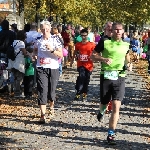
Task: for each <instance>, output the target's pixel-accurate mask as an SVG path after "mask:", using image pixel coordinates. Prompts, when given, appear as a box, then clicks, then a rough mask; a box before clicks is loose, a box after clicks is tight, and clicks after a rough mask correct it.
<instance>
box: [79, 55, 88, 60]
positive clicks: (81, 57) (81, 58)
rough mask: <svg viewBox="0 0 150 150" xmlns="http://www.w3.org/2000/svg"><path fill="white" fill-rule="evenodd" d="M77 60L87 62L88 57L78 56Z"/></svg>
mask: <svg viewBox="0 0 150 150" xmlns="http://www.w3.org/2000/svg"><path fill="white" fill-rule="evenodd" d="M79 60H80V61H88V55H84V54H82V55H79Z"/></svg>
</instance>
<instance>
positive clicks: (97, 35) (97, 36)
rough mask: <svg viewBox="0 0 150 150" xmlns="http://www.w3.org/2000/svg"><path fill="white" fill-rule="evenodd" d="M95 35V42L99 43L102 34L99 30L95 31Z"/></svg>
mask: <svg viewBox="0 0 150 150" xmlns="http://www.w3.org/2000/svg"><path fill="white" fill-rule="evenodd" d="M94 36H95V44H96V45H97V44H98V42H99V40H100V38H101V36H100V35H99V34H98V32H97V31H95V32H94Z"/></svg>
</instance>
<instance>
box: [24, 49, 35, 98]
mask: <svg viewBox="0 0 150 150" xmlns="http://www.w3.org/2000/svg"><path fill="white" fill-rule="evenodd" d="M32 53H33V49H32V48H27V56H26V57H25V75H24V95H25V99H31V98H32V88H33V81H34V67H33V62H32Z"/></svg>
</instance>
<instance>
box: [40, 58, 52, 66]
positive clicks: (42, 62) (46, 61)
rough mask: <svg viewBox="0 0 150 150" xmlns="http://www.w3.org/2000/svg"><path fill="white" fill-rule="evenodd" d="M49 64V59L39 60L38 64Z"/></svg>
mask: <svg viewBox="0 0 150 150" xmlns="http://www.w3.org/2000/svg"><path fill="white" fill-rule="evenodd" d="M50 63H51V58H40V64H41V65H46V64H50Z"/></svg>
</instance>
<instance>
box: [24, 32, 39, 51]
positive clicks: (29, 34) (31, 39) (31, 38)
mask: <svg viewBox="0 0 150 150" xmlns="http://www.w3.org/2000/svg"><path fill="white" fill-rule="evenodd" d="M26 35H27V38H26V41H27V43H31V42H32V43H35V42H36V41H37V38H38V37H41V34H40V33H39V32H37V31H29V32H26ZM31 48H33V46H31Z"/></svg>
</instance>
